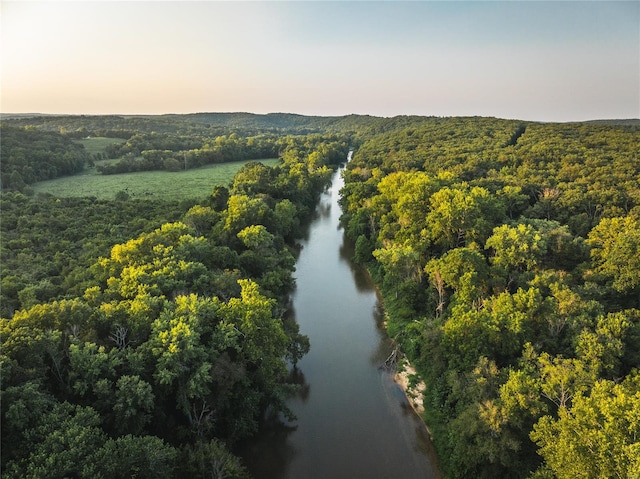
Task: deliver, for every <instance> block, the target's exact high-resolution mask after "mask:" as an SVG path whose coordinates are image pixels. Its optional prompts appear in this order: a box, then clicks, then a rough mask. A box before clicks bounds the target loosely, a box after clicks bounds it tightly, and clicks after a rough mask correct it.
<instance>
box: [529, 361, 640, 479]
mask: <svg viewBox="0 0 640 479" xmlns="http://www.w3.org/2000/svg"><path fill="white" fill-rule="evenodd" d="M639 438H640V377H639V376H638V374H637V372H636V373H634V374H632V375H631V376H630V377H628V378H627V379H626V380H625V381H624V382H622V383H621V384H615V383H614V382H612V381H607V380H601V381H598V382H597V383H596V384H594V386H593V389H592V390H591V392H590V394H586V393H579V394H578V395H577V396H576V397H575V398H574V399H573V403H572V406H571V407H570V408H565V407H563V408H561V409H560V410H559V413H558V418H557V419H553V418H552V417H551V416H544V417H542V418H541V419H540V421H538V423H537V424H536V425H535V426H534V428H533V431H532V432H531V439H532V440H534V441H535V442H536V443H537V444H538V446H539V447H540V454H541V455H542V457H543V458H544V459H545V463H546V465H547V466H548V467H549V468H550V469H551V470H552V471H553V473H554V474H555V476H556V477H557V478H558V479H564V478H567V479H569V478H571V479H574V478H585V479H587V478H588V479H593V478H603V479H604V478H612V477H620V478H628V477H635V476H636V475H638V474H640V454H639V453H640V439H639Z"/></svg>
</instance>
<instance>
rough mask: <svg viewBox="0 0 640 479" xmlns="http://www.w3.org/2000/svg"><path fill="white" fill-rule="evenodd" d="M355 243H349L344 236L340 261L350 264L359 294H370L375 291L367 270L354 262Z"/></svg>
mask: <svg viewBox="0 0 640 479" xmlns="http://www.w3.org/2000/svg"><path fill="white" fill-rule="evenodd" d="M354 248H355V246H354V244H353V242H351V241H349V240H348V239H347V238H346V237H345V236H344V235H343V236H342V244H341V245H340V259H342V261H344V262H346V263H348V264H349V268H350V269H351V275H352V276H353V281H354V283H355V284H356V288H357V290H358V292H359V293H368V292H370V291H373V290H374V287H373V284H372V283H371V278H370V277H369V273H368V272H367V270H366V269H365V268H364V267H363V266H360V265H357V264H355V263H354V262H353V255H354V253H355V249H354Z"/></svg>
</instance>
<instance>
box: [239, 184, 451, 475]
mask: <svg viewBox="0 0 640 479" xmlns="http://www.w3.org/2000/svg"><path fill="white" fill-rule="evenodd" d="M342 185H343V180H342V178H341V177H340V172H337V173H336V174H335V175H334V178H333V186H332V187H331V188H330V189H329V190H328V191H327V192H326V193H325V194H323V196H322V198H321V202H320V204H319V206H318V209H317V217H316V219H314V221H313V222H312V223H311V225H310V228H309V234H308V239H307V240H305V241H304V242H303V243H302V246H303V249H302V251H301V253H300V257H299V259H298V262H297V265H296V283H297V287H296V290H295V292H294V294H293V297H292V300H293V301H292V304H293V306H292V314H295V318H296V320H297V321H298V323H299V324H300V331H301V332H302V333H303V334H306V335H308V336H309V339H310V341H311V351H310V352H309V354H308V355H306V356H305V357H304V358H303V359H302V360H301V361H300V362H299V363H298V372H297V379H298V380H299V381H300V382H301V383H302V385H303V387H302V390H301V392H300V394H298V396H296V397H295V398H292V399H290V400H289V401H288V404H289V407H290V408H291V409H292V410H293V412H294V413H295V415H296V416H297V420H296V421H293V422H288V421H286V420H284V419H282V418H280V419H274V420H272V421H271V422H270V423H268V424H266V425H265V427H264V429H263V431H262V432H261V433H260V434H259V436H258V437H257V438H255V439H254V440H252V441H251V442H250V443H247V444H245V445H244V446H243V448H242V451H241V455H242V456H243V457H244V459H245V462H246V464H247V466H248V467H249V470H250V472H251V473H252V474H253V476H254V477H255V478H257V479H262V478H265V479H275V478H278V479H280V478H295V479H306V478H318V479H324V478H331V479H339V478H350V479H353V478H369V479H375V478H401V479H408V478H436V477H439V474H438V472H437V467H436V460H435V455H434V453H433V448H432V445H431V442H430V441H429V437H428V434H427V431H426V429H425V427H424V425H423V424H422V422H421V421H420V419H419V418H418V417H417V416H416V414H415V413H414V412H413V410H412V409H411V407H410V406H409V404H408V402H407V399H406V397H405V395H404V393H403V391H402V390H401V389H400V387H399V386H398V385H397V384H395V383H394V382H393V380H392V378H391V377H390V375H389V374H388V373H386V372H385V371H383V370H380V369H379V366H380V365H381V364H382V363H383V362H384V360H385V359H386V357H387V356H388V355H389V353H390V351H391V346H390V342H389V338H388V337H387V335H386V332H385V330H384V328H383V327H382V324H381V322H382V312H381V306H380V303H379V301H378V297H377V294H376V291H375V289H374V288H373V286H372V284H371V283H370V281H369V278H368V276H367V275H366V273H365V272H364V271H363V270H362V269H360V268H358V267H356V266H355V265H353V264H352V263H351V262H350V258H351V256H352V250H351V248H350V246H349V245H347V244H346V243H345V242H344V239H343V233H342V230H341V229H340V228H339V223H338V220H339V217H340V214H341V212H340V207H339V205H338V203H337V201H338V194H339V190H340V188H341V187H342Z"/></svg>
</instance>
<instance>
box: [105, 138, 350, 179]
mask: <svg viewBox="0 0 640 479" xmlns="http://www.w3.org/2000/svg"><path fill="white" fill-rule="evenodd" d="M343 138H344V135H343V136H338V135H332V136H329V135H320V134H314V135H303V136H300V135H298V136H292V135H289V136H277V135H260V136H249V137H243V136H240V135H238V134H236V133H232V134H230V135H221V136H217V137H215V138H207V137H195V136H175V135H169V134H163V133H150V134H147V133H138V134H136V135H134V136H132V137H131V138H129V139H128V140H127V141H126V142H123V143H119V144H112V145H109V146H108V147H107V148H106V151H105V153H104V154H102V156H104V157H106V158H121V159H120V160H119V161H118V162H115V163H109V164H105V165H98V166H97V169H98V171H100V172H101V173H102V174H105V175H108V174H116V173H128V172H134V171H151V170H167V171H179V170H186V169H190V168H198V167H201V166H205V165H210V164H214V163H223V162H230V161H242V160H259V159H264V158H279V157H280V156H282V155H283V153H284V152H285V151H286V150H287V149H290V148H292V147H293V146H296V147H298V146H297V145H298V143H300V142H302V147H304V148H306V149H307V150H310V151H312V150H313V149H314V145H315V144H319V143H322V154H323V155H324V156H325V157H326V158H327V160H328V161H329V162H335V161H339V160H340V159H342V158H344V157H343V156H342V150H343V146H342V142H343V141H344V140H343ZM99 155H100V154H99ZM96 159H97V160H100V159H103V158H102V157H100V156H97V157H96Z"/></svg>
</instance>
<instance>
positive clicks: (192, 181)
mask: <svg viewBox="0 0 640 479" xmlns="http://www.w3.org/2000/svg"><path fill="white" fill-rule="evenodd" d="M259 161H260V162H261V163H263V164H265V165H268V166H275V165H277V164H278V163H279V161H280V160H278V159H276V158H273V159H264V160H259ZM245 163H247V162H246V161H235V162H232V163H219V164H215V165H210V166H206V167H203V168H197V169H193V170H187V171H178V172H175V173H172V172H168V171H143V172H139V173H125V174H121V175H96V174H94V173H93V172H85V173H83V174H80V175H76V176H67V177H64V178H57V179H55V180H49V181H42V182H39V183H35V184H34V185H32V189H33V191H34V192H35V193H36V194H38V193H49V194H52V195H54V196H58V197H61V198H62V197H69V196H95V197H96V198H99V199H113V198H114V197H115V195H116V193H118V192H119V191H126V192H127V193H128V194H129V196H130V197H132V198H149V199H153V198H162V199H165V200H167V199H168V200H176V201H179V200H182V199H187V198H204V197H206V196H207V195H209V193H211V190H212V188H213V186H214V185H223V186H228V185H229V184H230V183H231V180H232V179H233V177H234V175H235V174H236V172H237V171H238V170H239V169H240V168H241V167H242V165H244V164H245Z"/></svg>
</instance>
